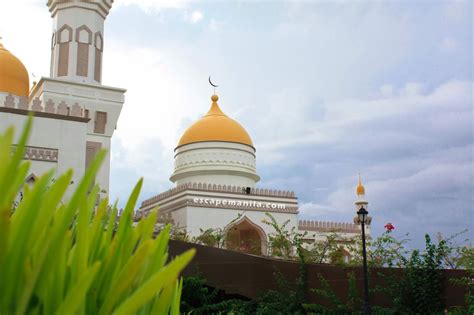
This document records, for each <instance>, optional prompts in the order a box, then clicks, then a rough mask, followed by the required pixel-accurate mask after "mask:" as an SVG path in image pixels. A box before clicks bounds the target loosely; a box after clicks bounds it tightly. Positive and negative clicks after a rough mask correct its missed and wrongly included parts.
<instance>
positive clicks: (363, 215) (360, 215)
mask: <svg viewBox="0 0 474 315" xmlns="http://www.w3.org/2000/svg"><path fill="white" fill-rule="evenodd" d="M368 214H369V212H368V211H367V210H365V208H364V207H363V206H362V207H360V209H359V211H357V221H358V222H359V224H361V227H362V260H363V265H364V314H365V315H370V314H371V309H370V304H369V273H368V270H367V249H366V245H365V224H366V222H367V221H368V220H370V218H369V217H368ZM368 218H369V219H368Z"/></svg>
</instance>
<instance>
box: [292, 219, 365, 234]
mask: <svg viewBox="0 0 474 315" xmlns="http://www.w3.org/2000/svg"><path fill="white" fill-rule="evenodd" d="M298 229H299V230H301V231H313V232H342V233H360V229H359V226H358V225H357V224H353V223H346V222H328V221H307V220H300V221H298Z"/></svg>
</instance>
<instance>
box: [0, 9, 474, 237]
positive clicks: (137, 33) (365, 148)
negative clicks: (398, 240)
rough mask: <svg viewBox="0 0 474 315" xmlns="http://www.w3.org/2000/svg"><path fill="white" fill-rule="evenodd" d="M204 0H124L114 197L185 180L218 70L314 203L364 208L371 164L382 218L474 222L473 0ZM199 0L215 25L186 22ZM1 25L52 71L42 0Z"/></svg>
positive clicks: (266, 158)
mask: <svg viewBox="0 0 474 315" xmlns="http://www.w3.org/2000/svg"><path fill="white" fill-rule="evenodd" d="M191 4H192V3H191V2H190V1H181V2H176V1H155V0H149V1H145V0H142V1H139V0H119V1H116V2H114V9H117V10H114V11H113V12H112V13H111V15H110V17H109V18H108V20H107V26H106V28H107V29H106V38H105V50H104V69H103V82H104V84H106V85H110V86H118V87H124V88H127V93H126V102H125V105H124V107H123V111H122V114H121V117H120V119H119V121H118V126H117V130H116V132H115V134H114V138H113V152H112V173H111V196H112V198H116V197H120V199H121V200H124V199H125V198H126V195H127V193H129V192H130V190H131V187H132V186H133V184H134V183H135V182H136V181H137V179H138V178H139V177H141V176H145V186H144V191H143V194H142V198H145V197H149V196H151V195H153V194H156V193H158V192H160V191H163V190H165V189H167V188H169V187H170V186H171V185H172V184H171V183H170V182H169V181H168V178H169V175H170V174H171V172H172V168H173V149H174V147H175V145H176V143H177V141H178V139H179V137H180V135H181V134H182V132H183V131H184V130H185V128H186V127H187V126H189V125H190V124H191V123H192V122H193V121H195V120H196V119H198V118H199V117H200V116H201V115H202V114H204V113H205V112H206V111H207V109H208V108H209V105H210V100H209V97H210V95H211V94H212V92H213V91H212V89H211V88H210V87H209V85H208V83H207V77H208V76H209V75H210V74H211V75H212V76H213V78H216V81H217V82H218V83H219V84H220V87H219V89H218V93H219V96H220V101H219V103H220V105H221V108H222V109H223V111H224V112H225V113H227V114H228V115H229V116H230V117H232V118H235V119H236V120H237V121H239V122H240V123H241V124H242V125H243V126H244V127H245V128H246V129H247V131H248V132H249V134H250V135H251V137H252V139H253V141H254V143H255V145H256V148H257V168H258V172H259V174H260V176H261V177H262V181H261V183H259V185H260V186H261V187H268V188H272V189H288V190H294V191H295V192H296V193H297V196H298V197H299V201H300V212H301V217H303V218H312V219H317V220H331V221H335V220H337V221H346V222H347V221H349V222H350V221H351V220H352V217H353V216H354V206H353V201H354V198H355V196H354V187H355V184H356V182H357V172H359V171H360V172H362V175H363V180H364V183H365V185H366V190H367V194H368V197H369V202H370V208H369V210H370V211H371V214H372V215H373V217H374V229H373V231H374V233H377V232H379V231H380V229H381V228H382V227H383V224H382V223H386V221H391V222H392V223H394V224H395V225H396V227H397V231H400V233H402V232H408V231H409V232H413V233H418V234H420V233H422V232H423V231H430V232H431V231H434V232H436V231H442V232H443V233H445V234H449V233H451V232H453V231H456V230H459V229H461V228H463V227H471V230H474V228H473V227H472V204H473V202H472V196H471V195H472V191H473V187H472V183H473V182H474V178H473V174H472V156H473V153H472V152H473V151H472V150H473V147H472V146H473V134H472V117H473V116H472V115H473V113H472V89H473V85H472V61H471V57H472V47H471V43H472V41H471V33H470V32H469V30H470V29H471V27H470V26H471V25H470V23H471V21H470V19H469V13H470V12H471V3H470V2H467V1H465V2H459V1H456V2H449V3H437V4H435V5H432V4H431V3H428V2H417V3H416V4H412V3H411V2H393V3H389V4H385V3H384V4H381V3H374V2H357V3H354V4H350V5H348V4H343V3H338V2H335V3H329V2H324V3H323V2H321V3H319V2H318V3H316V2H302V1H293V2H289V3H280V2H271V3H270V2H269V3H265V4H264V5H261V4H259V3H258V2H246V3H245V5H242V3H237V2H235V3H234V2H226V3H225V5H220V4H219V5H216V4H214V3H212V4H208V3H205V2H204V3H200V7H199V10H197V8H193V7H191ZM132 7H135V8H139V10H138V9H136V10H132ZM167 8H169V10H168V9H167ZM428 8H429V9H428ZM270 11H271V12H272V14H268V12H270ZM187 12H190V14H189V15H188V17H189V21H190V22H192V16H193V14H192V12H201V13H202V16H201V17H200V16H199V14H196V17H195V18H194V20H195V21H196V22H200V23H204V22H206V23H207V27H194V26H193V25H190V24H188V23H183V14H186V13H187ZM203 12H205V15H206V16H205V18H204V14H203ZM216 12H217V13H218V14H216ZM157 13H159V15H160V16H162V18H163V19H164V20H166V21H167V23H162V21H163V20H162V19H157V18H156V14H157ZM18 16H22V19H18V18H17V17H18ZM255 16H258V17H260V18H259V19H255V18H254V17H255ZM217 18H218V20H217ZM25 20H28V21H29V22H30V23H29V25H35V27H34V29H31V27H30V26H29V25H28V26H27V25H26V24H25V23H22V21H25ZM124 20H126V21H127V24H126V25H124V23H123V21H124ZM129 25H135V27H133V28H130V27H129ZM0 29H1V30H3V35H4V42H5V44H6V45H7V47H8V48H9V49H10V50H11V51H12V52H14V53H15V54H16V55H17V56H18V57H20V59H22V60H23V61H24V62H25V65H26V66H27V68H28V69H29V71H30V72H35V73H36V74H37V75H47V74H48V73H49V58H50V47H49V43H50V36H51V19H50V16H49V13H48V11H47V9H46V8H45V7H44V2H43V1H41V2H36V1H33V2H26V1H10V2H9V3H8V6H7V5H6V4H0ZM150 30H152V31H150ZM32 47H34V49H32ZM418 236H419V235H418ZM420 239H421V238H420Z"/></svg>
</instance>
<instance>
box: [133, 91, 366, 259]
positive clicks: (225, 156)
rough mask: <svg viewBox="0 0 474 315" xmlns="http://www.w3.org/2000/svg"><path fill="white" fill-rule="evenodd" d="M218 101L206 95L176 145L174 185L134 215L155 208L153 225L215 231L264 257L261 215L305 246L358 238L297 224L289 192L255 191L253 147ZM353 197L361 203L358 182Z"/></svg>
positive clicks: (328, 225)
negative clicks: (300, 235) (205, 104)
mask: <svg viewBox="0 0 474 315" xmlns="http://www.w3.org/2000/svg"><path fill="white" fill-rule="evenodd" d="M218 100H219V97H218V96H217V95H213V96H212V97H211V108H210V109H209V111H208V112H207V114H206V115H204V116H203V117H202V118H201V119H199V120H198V121H197V122H195V123H194V124H193V125H191V126H190V127H189V128H188V129H187V130H186V131H185V132H184V134H183V135H182V137H181V139H180V140H179V142H178V145H177V147H176V149H175V163H174V170H173V173H172V174H171V177H170V180H171V181H172V182H173V183H174V184H175V187H174V188H172V189H170V190H168V191H165V192H163V193H160V194H158V195H156V196H154V197H152V198H149V199H147V200H145V201H143V203H142V204H141V207H140V209H139V216H145V215H147V213H148V212H149V211H152V210H153V209H156V208H158V209H159V221H161V222H171V223H173V224H174V226H175V228H181V229H183V231H185V232H186V233H187V234H188V235H189V236H190V237H198V236H199V235H200V234H201V233H202V232H203V231H205V230H207V229H213V230H220V231H222V232H223V235H224V246H225V247H226V248H228V249H234V250H241V251H246V252H250V253H255V254H268V253H269V252H268V251H269V248H268V246H267V244H268V236H269V235H270V234H272V233H274V232H275V230H274V228H273V226H271V225H270V224H267V223H265V222H268V221H270V220H271V218H270V217H269V216H268V215H267V214H270V215H271V216H272V217H273V218H274V219H275V221H276V222H277V224H278V225H283V224H286V225H285V228H286V229H288V230H294V231H299V232H307V233H306V240H305V241H306V242H307V243H312V242H317V241H321V240H323V239H324V238H325V236H326V235H328V234H329V233H333V232H337V233H338V234H339V235H340V237H342V238H344V239H348V238H352V237H354V236H358V235H360V227H359V225H357V224H354V223H348V222H345V223H337V222H324V221H308V220H300V219H299V217H298V198H297V197H296V195H295V193H294V192H292V191H280V190H275V189H266V188H257V187H256V184H257V182H258V181H259V180H260V177H259V176H258V173H257V168H256V149H255V147H254V144H253V142H252V140H251V138H250V136H249V134H248V133H247V131H246V130H245V129H244V128H243V127H242V126H241V125H240V124H239V123H238V122H236V121H235V120H233V119H231V118H230V117H228V116H227V115H225V114H224V113H223V112H222V110H221V109H220V107H219V105H218ZM357 196H358V199H357V200H358V201H361V200H363V201H364V202H365V190H364V187H363V186H362V183H361V182H360V181H359V185H358V186H357ZM365 206H367V203H365ZM354 213H355V212H353V211H351V212H349V213H348V216H350V214H354ZM369 233H370V228H369Z"/></svg>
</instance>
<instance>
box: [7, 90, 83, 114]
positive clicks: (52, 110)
mask: <svg viewBox="0 0 474 315" xmlns="http://www.w3.org/2000/svg"><path fill="white" fill-rule="evenodd" d="M0 107H5V108H12V109H19V110H27V111H33V112H42V113H47V114H52V115H59V116H70V117H79V118H87V112H86V110H85V109H84V108H82V107H81V106H80V105H79V104H78V103H75V104H73V105H71V106H69V104H67V103H66V102H65V101H61V102H60V103H59V104H57V105H56V104H55V103H54V102H53V101H52V100H48V101H47V102H45V103H44V102H42V101H41V100H40V99H39V98H37V97H36V98H34V99H33V100H31V102H29V101H28V99H27V98H26V97H17V96H14V95H11V94H8V95H6V96H4V97H2V96H1V95H0Z"/></svg>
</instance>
